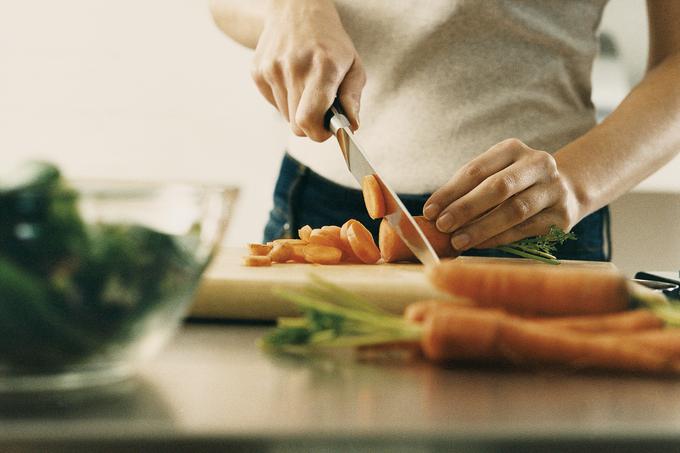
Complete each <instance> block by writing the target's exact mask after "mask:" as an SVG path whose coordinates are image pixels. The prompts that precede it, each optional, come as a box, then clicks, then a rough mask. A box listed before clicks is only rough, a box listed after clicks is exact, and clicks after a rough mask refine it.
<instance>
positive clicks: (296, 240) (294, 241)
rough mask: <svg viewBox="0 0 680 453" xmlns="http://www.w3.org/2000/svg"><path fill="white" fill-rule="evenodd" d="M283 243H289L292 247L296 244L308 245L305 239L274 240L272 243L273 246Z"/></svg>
mask: <svg viewBox="0 0 680 453" xmlns="http://www.w3.org/2000/svg"><path fill="white" fill-rule="evenodd" d="M283 243H287V244H291V245H295V244H303V245H304V244H307V241H305V240H303V239H274V240H273V241H272V242H271V245H272V246H274V245H276V244H283ZM268 244H269V243H268Z"/></svg>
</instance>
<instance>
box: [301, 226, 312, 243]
mask: <svg viewBox="0 0 680 453" xmlns="http://www.w3.org/2000/svg"><path fill="white" fill-rule="evenodd" d="M311 232H312V227H310V226H309V225H305V226H303V227H302V228H300V229H299V230H298V236H299V237H300V239H302V240H303V241H307V242H308V241H309V235H310V234H311Z"/></svg>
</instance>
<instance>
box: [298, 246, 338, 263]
mask: <svg viewBox="0 0 680 453" xmlns="http://www.w3.org/2000/svg"><path fill="white" fill-rule="evenodd" d="M304 254H305V260H306V261H307V262H309V263H315V264H338V263H339V262H340V260H341V259H342V250H340V249H338V248H335V247H329V246H326V245H317V244H309V245H307V246H305V248H304Z"/></svg>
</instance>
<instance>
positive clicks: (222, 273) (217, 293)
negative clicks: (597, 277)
mask: <svg viewBox="0 0 680 453" xmlns="http://www.w3.org/2000/svg"><path fill="white" fill-rule="evenodd" d="M246 254H247V251H246V249H245V248H224V249H222V250H221V251H220V252H219V253H218V254H217V256H216V257H215V259H214V261H213V263H212V264H211V266H210V267H209V268H208V269H207V271H206V273H205V275H204V277H203V280H202V282H201V285H200V287H199V289H198V292H197V295H196V298H195V300H194V304H193V306H192V310H191V313H190V315H191V316H194V317H201V318H221V319H247V320H274V319H276V318H277V317H278V316H291V315H294V314H296V313H297V312H296V310H295V308H294V306H293V305H292V304H290V303H289V302H285V301H282V300H281V299H279V298H277V297H276V296H274V295H273V294H272V288H274V287H280V288H286V289H299V288H302V287H303V286H304V285H306V284H307V282H308V279H309V274H310V273H315V274H316V275H318V276H320V277H322V278H324V279H326V280H328V281H330V282H331V283H335V284H337V285H340V286H342V287H343V288H345V289H348V290H350V291H353V292H355V293H357V294H359V295H361V296H363V297H365V298H366V299H368V300H370V301H372V302H373V303H375V304H376V305H378V306H380V307H382V308H384V309H386V310H389V311H391V312H394V313H401V312H402V311H403V309H404V307H405V306H406V305H408V304H409V303H411V302H414V301H417V300H423V299H427V298H432V297H437V296H439V297H442V295H441V294H439V293H437V291H436V290H435V289H434V288H432V287H431V286H430V285H429V283H428V281H427V279H426V277H425V273H424V272H423V266H422V265H421V264H379V265H372V266H371V265H359V264H341V265H334V266H323V265H317V264H274V265H272V266H271V267H246V266H243V265H242V257H243V256H244V255H246ZM457 259H458V260H461V261H469V262H489V263H491V262H494V261H497V260H503V261H504V262H507V261H508V260H511V261H513V262H517V263H521V264H522V265H527V266H547V264H543V263H539V262H537V261H533V260H524V259H512V258H510V259H508V258H481V257H460V258H457ZM561 266H563V267H572V266H575V267H591V268H593V269H607V270H612V269H616V268H615V266H614V265H613V264H611V263H602V262H593V261H563V262H562V264H561Z"/></svg>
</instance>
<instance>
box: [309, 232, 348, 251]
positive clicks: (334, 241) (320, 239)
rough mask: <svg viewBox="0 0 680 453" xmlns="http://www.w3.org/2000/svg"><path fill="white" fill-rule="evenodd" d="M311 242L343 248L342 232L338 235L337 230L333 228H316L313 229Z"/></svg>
mask: <svg viewBox="0 0 680 453" xmlns="http://www.w3.org/2000/svg"><path fill="white" fill-rule="evenodd" d="M309 243H310V244H315V245H325V246H327V247H335V248H338V249H342V241H341V240H340V232H339V231H338V234H337V235H336V234H335V232H333V231H331V230H324V229H323V228H316V229H314V230H312V232H311V233H310V235H309Z"/></svg>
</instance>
